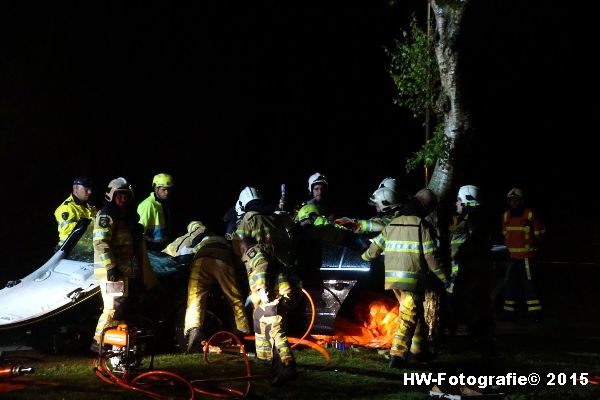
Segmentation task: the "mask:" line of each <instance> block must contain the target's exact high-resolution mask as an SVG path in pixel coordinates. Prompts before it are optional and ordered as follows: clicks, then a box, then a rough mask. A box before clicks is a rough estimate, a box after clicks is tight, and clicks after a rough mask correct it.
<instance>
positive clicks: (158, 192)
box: [137, 173, 175, 251]
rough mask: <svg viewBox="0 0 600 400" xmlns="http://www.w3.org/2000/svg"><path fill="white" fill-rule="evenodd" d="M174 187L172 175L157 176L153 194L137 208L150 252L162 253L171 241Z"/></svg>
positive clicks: (153, 183)
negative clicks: (171, 205) (171, 203)
mask: <svg viewBox="0 0 600 400" xmlns="http://www.w3.org/2000/svg"><path fill="white" fill-rule="evenodd" d="M174 186H175V184H174V181H173V177H172V176H171V175H169V174H164V173H160V174H157V175H155V176H154V178H153V179H152V189H153V191H152V193H150V195H149V196H148V197H146V199H144V201H142V202H141V203H140V204H139V205H138V207H137V212H138V214H139V216H140V224H142V225H143V226H144V230H145V232H144V237H145V239H146V245H147V247H148V250H154V251H161V250H162V249H163V248H164V247H165V246H166V245H167V244H168V243H169V242H170V241H171V233H172V231H173V230H172V218H171V208H170V201H171V196H172V193H173V187H174Z"/></svg>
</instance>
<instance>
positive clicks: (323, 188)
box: [312, 183, 327, 201]
mask: <svg viewBox="0 0 600 400" xmlns="http://www.w3.org/2000/svg"><path fill="white" fill-rule="evenodd" d="M326 193H327V185H324V184H322V183H315V184H314V185H313V188H312V195H313V198H314V199H315V200H316V201H321V200H323V199H324V198H325V195H326Z"/></svg>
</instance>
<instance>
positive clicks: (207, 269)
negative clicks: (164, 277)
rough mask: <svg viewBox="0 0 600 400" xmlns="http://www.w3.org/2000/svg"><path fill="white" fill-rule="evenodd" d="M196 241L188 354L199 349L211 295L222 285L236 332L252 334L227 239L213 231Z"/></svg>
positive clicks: (186, 329) (188, 311)
mask: <svg viewBox="0 0 600 400" xmlns="http://www.w3.org/2000/svg"><path fill="white" fill-rule="evenodd" d="M190 225H191V224H190ZM188 228H190V226H188ZM198 229H200V228H199V227H197V228H196V230H195V231H193V232H197V231H198ZM198 239H200V240H198ZM195 240H197V241H198V243H197V244H192V245H191V247H192V248H193V249H194V259H193V261H192V265H191V267H190V277H189V280H188V298H187V308H186V312H185V327H184V332H185V336H186V339H187V348H186V352H187V353H190V352H192V351H195V350H197V349H198V347H197V345H198V344H199V342H200V341H201V339H202V336H203V332H202V325H203V323H204V319H205V317H206V304H207V300H208V294H209V292H210V290H211V289H212V288H213V287H214V286H216V285H219V287H220V288H221V290H222V291H223V294H224V295H225V297H226V298H227V301H228V302H229V304H230V305H231V308H232V310H233V316H234V319H235V324H236V329H237V330H238V332H237V333H238V334H248V333H250V325H249V323H248V317H247V316H246V311H245V309H244V299H243V296H242V294H241V290H240V285H239V283H238V282H237V280H236V277H235V269H234V262H233V259H234V257H233V252H232V249H231V245H230V243H229V242H228V241H227V240H226V239H225V238H224V237H221V236H217V235H214V234H212V233H210V232H203V233H202V234H200V235H197V236H196V239H195Z"/></svg>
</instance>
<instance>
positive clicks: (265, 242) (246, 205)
mask: <svg viewBox="0 0 600 400" xmlns="http://www.w3.org/2000/svg"><path fill="white" fill-rule="evenodd" d="M238 206H239V209H240V211H241V212H243V213H244V214H243V215H244V216H243V218H242V219H241V220H240V222H239V223H238V226H237V228H236V231H235V234H234V235H233V236H232V240H231V242H232V243H231V244H232V246H233V250H234V252H235V254H236V255H238V256H239V257H241V256H242V253H241V250H240V241H241V240H242V239H243V238H246V237H249V238H253V239H254V240H256V242H257V243H258V244H260V245H262V246H263V248H264V249H265V250H266V251H267V252H268V253H269V254H270V255H271V256H272V257H275V258H276V259H277V260H278V261H279V262H280V263H281V264H283V265H284V266H286V267H293V266H294V264H295V257H294V254H293V246H292V237H291V235H292V231H293V229H294V222H293V221H292V219H291V218H290V217H289V215H287V214H285V213H281V214H275V213H273V212H272V209H271V207H269V205H268V204H267V203H266V202H265V201H264V200H263V199H262V197H261V195H260V194H259V192H258V190H257V189H256V188H254V187H250V186H248V187H245V188H244V189H243V190H242V191H241V192H240V196H239V198H238Z"/></svg>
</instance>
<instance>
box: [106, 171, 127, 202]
mask: <svg viewBox="0 0 600 400" xmlns="http://www.w3.org/2000/svg"><path fill="white" fill-rule="evenodd" d="M116 192H129V195H130V196H131V197H133V189H132V188H131V184H130V183H129V182H127V179H125V178H123V177H120V178H116V179H113V180H112V181H110V183H109V184H108V188H107V189H106V193H105V194H104V198H105V199H106V201H108V202H109V203H110V202H111V201H112V199H113V197H114V195H115V193H116Z"/></svg>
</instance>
